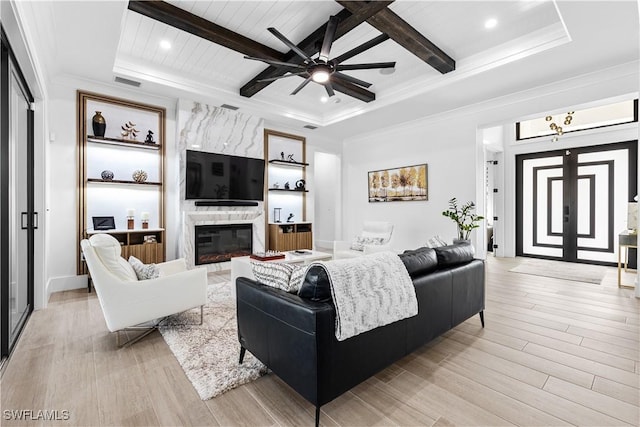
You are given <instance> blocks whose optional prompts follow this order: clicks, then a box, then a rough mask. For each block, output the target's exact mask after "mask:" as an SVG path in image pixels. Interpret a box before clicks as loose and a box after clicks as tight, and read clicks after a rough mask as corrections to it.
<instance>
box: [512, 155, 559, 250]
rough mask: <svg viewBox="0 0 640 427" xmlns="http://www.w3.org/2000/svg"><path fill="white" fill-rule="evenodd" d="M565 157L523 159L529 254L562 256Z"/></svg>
mask: <svg viewBox="0 0 640 427" xmlns="http://www.w3.org/2000/svg"><path fill="white" fill-rule="evenodd" d="M562 161H563V159H562V156H551V157H542V158H535V159H526V160H524V161H523V162H522V212H523V213H524V214H523V217H522V250H523V252H524V254H527V255H540V256H548V257H562V253H563V252H562V235H559V236H558V235H554V234H556V233H554V231H557V229H558V228H559V229H560V230H562V226H561V225H558V221H560V224H561V221H562V191H558V189H557V184H556V183H557V182H562Z"/></svg>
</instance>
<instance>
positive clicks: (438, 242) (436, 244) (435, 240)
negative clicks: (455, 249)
mask: <svg viewBox="0 0 640 427" xmlns="http://www.w3.org/2000/svg"><path fill="white" fill-rule="evenodd" d="M424 245H425V246H426V247H427V248H440V247H442V246H447V242H445V241H444V240H442V238H441V237H440V236H433V237H432V238H430V239H429V240H427V243H425V244H424Z"/></svg>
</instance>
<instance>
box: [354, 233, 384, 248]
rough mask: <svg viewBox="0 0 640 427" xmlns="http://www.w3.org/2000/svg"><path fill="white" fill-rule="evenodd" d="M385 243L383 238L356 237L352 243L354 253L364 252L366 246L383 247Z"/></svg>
mask: <svg viewBox="0 0 640 427" xmlns="http://www.w3.org/2000/svg"><path fill="white" fill-rule="evenodd" d="M383 243H384V238H383V237H366V236H356V237H355V238H354V239H353V241H352V242H351V249H353V250H354V251H364V247H365V245H382V244H383Z"/></svg>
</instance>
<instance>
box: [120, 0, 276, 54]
mask: <svg viewBox="0 0 640 427" xmlns="http://www.w3.org/2000/svg"><path fill="white" fill-rule="evenodd" d="M128 7H129V10H132V11H134V12H137V13H140V14H141V15H144V16H147V17H149V18H151V19H155V20H156V21H160V22H163V23H165V24H167V25H170V26H172V27H175V28H178V29H180V30H183V31H186V32H188V33H190V34H193V35H194V36H198V37H201V38H203V39H205V40H209V41H211V42H213V43H216V44H219V45H220V46H224V47H226V48H229V49H232V50H235V51H236V52H240V53H242V54H244V55H248V56H257V57H260V58H267V59H274V60H276V61H282V60H284V55H283V54H282V52H279V51H277V50H275V49H272V48H270V47H269V46H265V45H263V44H261V43H258V42H256V41H254V40H251V39H250V38H248V37H245V36H243V35H241V34H238V33H235V32H233V31H231V30H229V29H227V28H224V27H221V26H220V25H217V24H214V23H213V22H210V21H207V20H206V19H204V18H201V17H199V16H197V15H194V14H193V13H190V12H188V11H186V10H184V9H180V8H179V7H176V6H173V5H172V4H169V3H166V2H164V1H137V0H130V1H129V6H128Z"/></svg>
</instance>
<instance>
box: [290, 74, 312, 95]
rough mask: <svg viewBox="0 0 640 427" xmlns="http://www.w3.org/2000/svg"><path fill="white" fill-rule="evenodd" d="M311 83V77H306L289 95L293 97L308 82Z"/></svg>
mask: <svg viewBox="0 0 640 427" xmlns="http://www.w3.org/2000/svg"><path fill="white" fill-rule="evenodd" d="M310 81H311V76H309V77H307V78H306V79H305V81H303V82H302V83H300V86H298V87H297V88H295V90H294V91H293V92H291V95H295V94H296V93H298V92H300V90H301V89H302V88H303V87H305V86H306V85H307V84H308V83H309V82H310Z"/></svg>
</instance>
